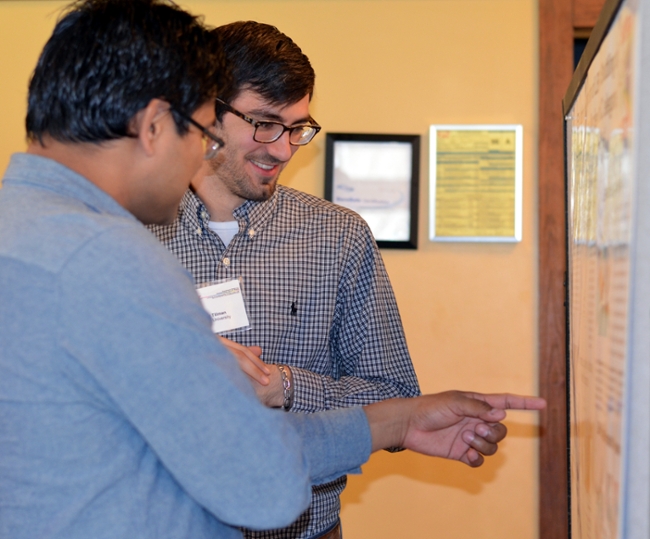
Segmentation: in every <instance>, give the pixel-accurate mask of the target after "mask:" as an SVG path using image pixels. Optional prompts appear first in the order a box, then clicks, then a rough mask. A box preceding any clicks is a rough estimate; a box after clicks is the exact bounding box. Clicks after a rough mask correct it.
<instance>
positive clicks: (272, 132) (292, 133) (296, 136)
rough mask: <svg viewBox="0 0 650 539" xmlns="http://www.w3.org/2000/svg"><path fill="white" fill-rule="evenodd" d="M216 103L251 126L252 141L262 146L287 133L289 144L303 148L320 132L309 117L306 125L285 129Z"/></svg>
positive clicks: (224, 104) (278, 124)
mask: <svg viewBox="0 0 650 539" xmlns="http://www.w3.org/2000/svg"><path fill="white" fill-rule="evenodd" d="M217 103H219V105H221V106H222V107H223V108H225V109H226V110H227V111H228V112H232V113H233V114H234V115H235V116H239V117H240V118H241V119H242V120H244V121H245V122H248V123H249V124H251V125H252V126H253V127H254V128H255V131H254V132H253V140H254V141H255V142H260V143H262V144H270V143H271V142H275V141H276V140H278V139H279V138H280V137H281V136H282V135H283V134H284V132H285V131H289V144H291V145H292V146H304V145H305V144H309V143H310V142H311V141H312V139H313V138H314V137H315V136H316V133H318V132H319V131H320V130H321V127H320V125H318V124H317V123H316V121H315V120H314V119H313V118H312V117H311V116H310V117H309V122H310V123H308V124H301V125H292V126H291V127H287V126H286V125H284V124H282V123H280V122H272V121H266V122H260V121H258V120H254V119H253V118H251V117H250V116H246V114H244V113H242V112H239V111H238V110H237V109H234V108H232V107H231V106H230V105H229V104H228V103H226V102H225V101H222V100H221V99H219V98H217Z"/></svg>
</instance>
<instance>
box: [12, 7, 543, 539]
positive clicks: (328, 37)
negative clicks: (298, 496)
mask: <svg viewBox="0 0 650 539" xmlns="http://www.w3.org/2000/svg"><path fill="white" fill-rule="evenodd" d="M63 4H64V3H63V2H58V1H42V0H41V1H36V0H34V1H23V0H21V1H9V2H6V1H5V2H0V57H1V58H2V64H1V65H2V85H1V87H0V98H1V99H0V106H1V107H2V119H3V122H2V129H1V130H0V169H4V167H5V166H6V163H7V162H8V159H9V155H10V153H12V152H14V151H19V150H21V149H22V148H23V147H24V136H23V118H24V113H25V87H26V83H27V79H28V76H29V72H30V71H31V69H32V68H33V66H34V64H35V61H36V58H37V55H38V52H39V50H40V48H41V47H42V45H43V43H44V41H45V40H46V38H47V36H48V35H49V32H50V31H51V28H52V27H53V25H54V18H53V17H50V16H48V14H49V13H52V12H53V11H54V10H55V9H56V8H57V7H58V6H60V5H63ZM181 4H182V5H184V6H186V7H188V8H189V9H190V10H191V11H193V12H195V13H204V14H206V18H207V21H208V22H209V23H211V24H214V25H218V24H222V23H225V22H230V21H233V20H238V19H255V20H259V21H262V22H268V23H271V24H275V25H276V26H278V27H279V28H280V29H281V30H282V31H284V32H285V33H287V34H288V35H290V36H291V37H292V38H294V39H295V41H296V42H297V43H298V44H299V45H300V46H301V47H302V48H303V50H304V52H305V53H306V54H307V55H308V56H309V57H310V59H311V60H312V63H313V65H314V68H315V70H316V73H317V88H316V94H315V97H314V100H313V106H312V114H313V116H314V117H315V118H316V119H317V120H318V121H319V122H320V123H321V125H322V126H323V127H324V131H333V132H339V131H348V132H376V133H419V134H421V135H422V136H423V158H422V174H421V217H420V237H421V240H420V246H419V249H418V250H417V251H412V252H411V251H408V252H407V251H384V259H385V261H386V265H387V267H388V271H389V273H390V276H391V279H392V282H393V285H394V288H395V292H396V295H397V300H398V303H399V306H400V310H401V312H402V317H403V320H404V326H405V330H406V334H407V338H408V342H409V346H410V350H411V353H412V356H413V361H414V363H415V366H416V370H417V372H418V376H419V378H420V382H421V385H422V388H423V390H425V391H427V392H432V391H440V390H444V389H448V388H459V389H473V390H479V391H487V392H491V391H511V392H523V393H535V392H536V384H537V379H536V371H537V356H536V339H537V335H536V329H535V328H536V312H537V294H536V286H537V276H536V269H535V268H536V263H537V261H536V259H537V242H536V234H537V230H536V226H537V223H536V218H535V215H536V196H535V190H536V180H535V170H536V159H537V152H536V147H537V116H536V110H537V93H536V92H537V2H536V1H535V0H187V1H182V0H181ZM434 123H438V124H444V123H496V124H499V123H502V124H504V123H508V124H510V123H520V124H523V126H524V228H523V230H524V234H523V241H522V242H521V243H518V244H514V245H512V244H510V245H506V244H491V245H480V244H436V243H431V242H429V241H428V240H427V220H428V206H427V198H428V185H427V182H428V173H427V171H428V152H427V144H428V136H427V130H428V126H429V125H430V124H434ZM324 142H325V137H324V136H323V135H322V134H321V135H320V136H319V137H318V138H317V139H316V142H314V143H312V145H310V146H308V147H307V148H304V149H301V150H300V152H298V154H297V156H296V157H295V158H294V162H293V163H292V164H291V165H290V166H289V168H288V170H287V171H286V172H285V175H284V177H283V181H284V183H285V184H288V185H290V186H292V187H296V188H298V189H302V190H304V191H307V192H310V193H314V194H317V195H322V193H323V169H324V153H325V147H324ZM535 425H536V418H535V417H534V416H532V415H527V414H524V413H521V412H519V413H511V415H510V420H509V421H508V426H509V429H510V433H511V434H510V437H509V438H508V439H507V440H506V442H505V443H503V444H502V446H501V449H500V451H499V453H498V454H497V455H496V456H495V457H493V458H491V459H489V460H488V462H487V463H486V464H485V465H484V466H483V467H482V468H480V469H478V470H472V469H469V468H467V467H465V466H463V465H461V464H458V463H451V462H446V461H442V460H431V459H426V458H424V457H420V456H419V455H414V454H409V453H402V454H398V455H390V454H386V453H380V454H376V455H373V457H372V458H371V460H370V462H369V463H368V464H366V465H365V466H364V474H363V475H362V476H355V477H352V478H351V479H350V484H349V486H348V488H347V490H346V491H345V493H344V496H343V512H342V515H343V523H344V529H345V537H346V539H368V538H373V539H382V538H386V539H388V538H391V539H393V538H405V539H425V538H427V539H428V538H431V537H440V538H454V539H463V538H467V539H476V538H477V537H478V538H481V539H489V538H495V539H496V538H498V539H502V538H503V537H513V538H517V539H528V538H535V537H537V535H538V533H537V484H538V483H537V443H538V440H537V437H536V426H535ZM278 489H279V490H281V489H282V485H278Z"/></svg>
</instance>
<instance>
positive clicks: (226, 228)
mask: <svg viewBox="0 0 650 539" xmlns="http://www.w3.org/2000/svg"><path fill="white" fill-rule="evenodd" d="M208 228H209V229H210V230H212V232H214V233H215V234H216V235H217V236H219V237H220V238H221V241H222V242H223V244H224V245H225V246H226V247H228V245H229V244H230V242H231V240H232V239H233V238H234V237H235V235H236V234H237V232H239V223H238V222H237V221H226V222H225V223H221V222H217V221H210V222H209V223H208Z"/></svg>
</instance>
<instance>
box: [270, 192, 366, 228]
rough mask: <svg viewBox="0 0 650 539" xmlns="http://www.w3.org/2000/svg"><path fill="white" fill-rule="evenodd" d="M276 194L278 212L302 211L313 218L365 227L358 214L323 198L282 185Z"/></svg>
mask: <svg viewBox="0 0 650 539" xmlns="http://www.w3.org/2000/svg"><path fill="white" fill-rule="evenodd" d="M277 194H278V199H279V209H280V211H289V210H293V211H300V210H303V211H305V212H307V213H310V214H311V215H314V216H322V217H324V218H330V219H331V218H335V219H337V220H341V221H344V222H349V223H357V224H359V225H362V226H366V222H365V220H364V219H363V218H362V217H361V216H360V215H359V214H358V213H356V212H355V211H353V210H351V209H349V208H346V207H344V206H339V205H338V204H334V203H333V202H330V201H329V200H325V199H324V198H320V197H317V196H315V195H310V194H308V193H305V192H303V191H298V190H297V189H293V188H291V187H286V186H284V185H279V186H278V189H277Z"/></svg>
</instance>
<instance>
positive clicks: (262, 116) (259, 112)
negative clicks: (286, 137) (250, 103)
mask: <svg viewBox="0 0 650 539" xmlns="http://www.w3.org/2000/svg"><path fill="white" fill-rule="evenodd" d="M246 116H250V117H251V118H255V119H256V120H257V121H259V122H263V121H270V122H279V123H281V124H284V120H283V119H282V116H280V115H279V114H276V113H275V112H269V111H268V110H265V109H263V108H260V109H253V110H251V111H250V112H247V113H246ZM310 119H311V116H309V115H308V116H307V117H306V118H301V119H299V120H296V121H295V122H292V123H291V124H290V125H288V127H291V126H292V125H305V124H308V123H309V121H310Z"/></svg>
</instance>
